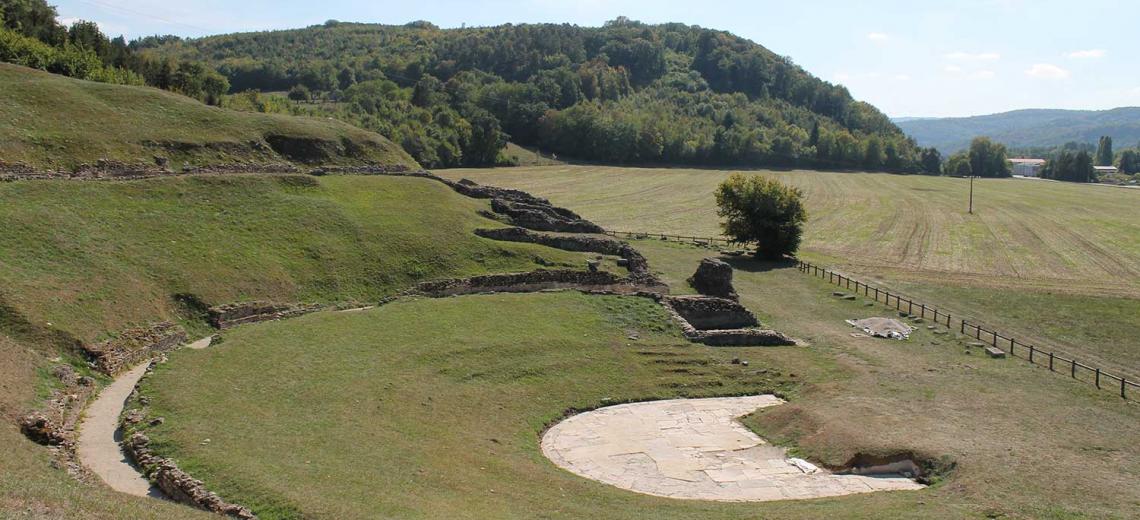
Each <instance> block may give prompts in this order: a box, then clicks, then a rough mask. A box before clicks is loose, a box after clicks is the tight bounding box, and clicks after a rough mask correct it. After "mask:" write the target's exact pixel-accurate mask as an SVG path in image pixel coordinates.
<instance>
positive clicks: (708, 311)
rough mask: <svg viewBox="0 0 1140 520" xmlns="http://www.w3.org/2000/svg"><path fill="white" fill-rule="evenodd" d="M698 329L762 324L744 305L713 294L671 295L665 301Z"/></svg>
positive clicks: (735, 327) (734, 327) (738, 327)
mask: <svg viewBox="0 0 1140 520" xmlns="http://www.w3.org/2000/svg"><path fill="white" fill-rule="evenodd" d="M664 303H665V305H668V306H669V307H671V308H672V309H673V310H674V311H676V312H677V314H679V315H681V317H682V318H684V319H685V321H687V322H689V324H690V325H692V326H693V327H694V328H696V329H697V330H714V329H740V328H745V327H755V326H757V325H759V324H760V322H759V320H757V319H756V315H754V314H752V311H749V310H748V309H746V308H745V307H744V306H743V305H741V304H739V303H737V302H735V301H733V300H728V299H725V298H716V297H712V296H671V297H669V298H666V299H665V301H664Z"/></svg>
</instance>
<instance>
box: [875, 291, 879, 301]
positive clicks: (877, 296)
mask: <svg viewBox="0 0 1140 520" xmlns="http://www.w3.org/2000/svg"><path fill="white" fill-rule="evenodd" d="M875 303H879V288H878V287H876V288H875Z"/></svg>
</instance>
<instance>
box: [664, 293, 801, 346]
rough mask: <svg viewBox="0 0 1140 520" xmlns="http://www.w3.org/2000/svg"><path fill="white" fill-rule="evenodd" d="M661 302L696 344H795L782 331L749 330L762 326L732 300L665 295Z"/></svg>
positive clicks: (686, 335)
mask: <svg viewBox="0 0 1140 520" xmlns="http://www.w3.org/2000/svg"><path fill="white" fill-rule="evenodd" d="M661 303H662V304H663V305H664V306H665V310H666V311H668V312H669V314H670V315H671V316H672V317H673V319H674V320H676V321H677V323H678V324H679V325H681V332H682V333H684V335H685V338H687V339H688V340H689V341H692V342H695V343H703V344H705V345H709V346H715V347H728V346H734V347H774V346H785V345H795V344H796V341H795V340H793V339H792V338H790V337H788V336H787V335H785V334H783V333H781V332H779V331H775V330H771V329H761V328H746V327H758V326H759V325H760V323H759V322H758V321H757V320H756V316H755V315H753V314H752V313H751V312H750V311H749V310H748V309H746V308H744V306H742V305H740V304H739V303H736V302H735V301H732V300H726V299H724V298H714V297H710V296H666V297H662V298H661ZM690 319H691V320H693V321H690ZM694 321H695V323H694Z"/></svg>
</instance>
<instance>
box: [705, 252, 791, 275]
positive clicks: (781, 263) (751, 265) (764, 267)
mask: <svg viewBox="0 0 1140 520" xmlns="http://www.w3.org/2000/svg"><path fill="white" fill-rule="evenodd" d="M718 258H720V259H721V260H724V261H725V263H727V264H728V265H731V266H732V268H733V269H736V270H738V271H744V272H748V273H766V272H768V271H775V270H777V269H791V268H794V267H796V265H797V263H796V260H795V259H794V258H781V259H780V260H763V259H759V258H756V257H752V256H723V255H722V256H720V257H718Z"/></svg>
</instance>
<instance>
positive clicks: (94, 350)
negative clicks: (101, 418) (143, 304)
mask: <svg viewBox="0 0 1140 520" xmlns="http://www.w3.org/2000/svg"><path fill="white" fill-rule="evenodd" d="M186 340H187V336H186V331H185V330H182V327H179V326H178V325H175V324H173V323H170V322H168V321H165V322H162V323H156V324H154V325H151V326H149V327H136V328H133V329H127V330H124V331H122V332H120V333H119V335H118V337H116V338H114V339H109V340H107V341H104V342H102V343H98V344H95V345H87V346H84V350H85V351H86V352H87V355H88V357H90V358H91V361H92V362H93V364H94V367H95V369H96V370H98V371H100V372H103V373H104V374H109V375H114V374H117V373H119V372H120V371H122V370H123V369H125V368H128V367H131V366H134V365H136V364H138V363H141V362H142V361H145V360H146V359H148V358H150V357H152V356H154V355H155V354H159V353H163V352H169V351H171V350H174V349H175V348H177V347H178V345H181V344H182V343H185V342H186Z"/></svg>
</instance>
